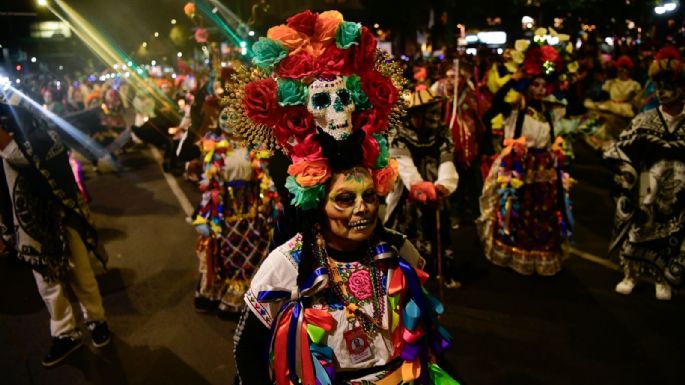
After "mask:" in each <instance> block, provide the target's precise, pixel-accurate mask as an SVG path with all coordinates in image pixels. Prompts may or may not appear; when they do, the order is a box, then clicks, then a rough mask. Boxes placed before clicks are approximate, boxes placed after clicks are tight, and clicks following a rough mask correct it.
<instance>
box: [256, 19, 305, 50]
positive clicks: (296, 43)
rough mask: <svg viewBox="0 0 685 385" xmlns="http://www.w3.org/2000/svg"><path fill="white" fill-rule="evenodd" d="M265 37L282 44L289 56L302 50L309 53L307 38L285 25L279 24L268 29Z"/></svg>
mask: <svg viewBox="0 0 685 385" xmlns="http://www.w3.org/2000/svg"><path fill="white" fill-rule="evenodd" d="M266 37H268V38H269V39H271V40H276V41H280V42H281V43H283V46H285V48H286V49H287V50H288V54H289V55H293V54H296V53H298V52H300V51H301V50H302V49H305V50H307V51H311V47H310V46H309V37H307V35H305V34H303V33H300V32H297V31H296V30H294V29H292V28H290V27H288V26H287V25H283V24H281V25H277V26H275V27H271V28H269V30H268V31H267V32H266Z"/></svg>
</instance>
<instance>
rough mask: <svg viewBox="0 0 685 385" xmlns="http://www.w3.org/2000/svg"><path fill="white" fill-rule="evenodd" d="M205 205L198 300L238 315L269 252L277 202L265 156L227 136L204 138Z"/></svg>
mask: <svg viewBox="0 0 685 385" xmlns="http://www.w3.org/2000/svg"><path fill="white" fill-rule="evenodd" d="M202 149H203V162H204V172H203V175H202V180H201V181H200V184H199V185H200V190H201V191H202V192H203V193H202V201H201V203H200V205H199V206H198V209H197V213H196V216H195V220H194V222H193V225H194V226H195V227H196V229H197V230H198V232H199V233H200V236H199V237H198V240H197V245H196V253H197V257H198V259H199V271H200V281H199V283H198V288H197V292H196V296H198V297H205V298H207V299H210V300H212V301H221V305H220V308H221V309H222V310H230V311H237V310H238V309H240V308H241V307H242V303H243V300H242V298H243V295H244V294H245V290H247V288H248V286H249V282H250V278H251V277H252V274H253V273H254V271H255V268H256V266H257V265H258V264H259V263H260V262H261V261H262V259H264V257H265V256H266V255H267V254H268V250H269V244H270V242H271V236H272V225H273V221H274V218H275V216H276V215H277V212H278V199H277V194H276V192H275V189H274V188H273V183H272V182H271V179H270V178H269V177H268V175H266V173H265V171H264V168H263V167H262V162H263V161H264V159H265V155H266V154H264V153H262V152H259V151H248V149H247V148H246V147H245V145H244V143H242V142H239V141H233V140H230V139H229V138H228V137H226V136H225V135H223V134H216V133H213V132H210V133H207V134H206V135H205V137H204V139H203V140H202Z"/></svg>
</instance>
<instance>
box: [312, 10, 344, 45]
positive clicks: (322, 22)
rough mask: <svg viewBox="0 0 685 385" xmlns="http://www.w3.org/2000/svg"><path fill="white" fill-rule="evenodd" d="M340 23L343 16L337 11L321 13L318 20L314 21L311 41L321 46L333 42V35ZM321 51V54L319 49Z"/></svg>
mask: <svg viewBox="0 0 685 385" xmlns="http://www.w3.org/2000/svg"><path fill="white" fill-rule="evenodd" d="M342 22H343V15H342V14H341V13H340V12H338V11H326V12H323V13H321V14H320V15H319V18H318V19H316V25H315V26H314V36H313V37H312V40H313V41H314V42H317V43H322V44H323V45H327V44H329V43H331V42H335V33H336V31H337V30H338V26H339V25H340V23H342ZM315 46H316V45H315ZM320 49H321V48H320ZM321 51H322V52H323V49H321Z"/></svg>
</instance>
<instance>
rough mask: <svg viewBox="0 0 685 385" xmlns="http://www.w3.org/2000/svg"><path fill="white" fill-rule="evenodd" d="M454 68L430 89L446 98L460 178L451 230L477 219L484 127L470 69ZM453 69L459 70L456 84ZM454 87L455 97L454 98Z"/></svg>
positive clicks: (447, 120) (446, 116)
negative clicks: (469, 215) (462, 223)
mask: <svg viewBox="0 0 685 385" xmlns="http://www.w3.org/2000/svg"><path fill="white" fill-rule="evenodd" d="M454 67H456V68H452V69H450V70H448V71H447V74H446V77H445V78H443V79H440V80H439V81H437V82H436V83H434V84H433V86H432V87H431V91H432V92H433V93H434V95H436V96H440V97H443V98H445V102H444V104H443V111H444V112H443V116H444V119H443V122H444V123H445V124H448V125H450V127H451V133H452V142H453V143H454V165H455V166H456V168H457V173H458V174H459V177H460V183H459V184H460V186H459V188H458V189H457V190H456V191H455V194H453V195H452V196H451V197H450V204H451V206H452V207H451V211H452V226H453V228H454V227H458V226H459V223H461V222H462V221H465V220H467V218H466V216H467V215H468V214H471V215H472V216H471V217H470V219H471V220H473V219H475V218H477V217H478V216H479V213H480V209H479V207H478V198H479V197H480V193H481V190H482V189H483V178H482V176H481V171H480V167H481V156H482V155H483V153H482V151H481V149H482V147H483V146H482V144H483V142H484V139H485V134H486V127H485V125H484V124H483V121H482V120H481V113H480V111H481V110H480V109H481V106H479V104H480V103H479V91H478V89H477V88H476V85H475V83H474V81H473V80H474V77H473V76H472V71H470V70H469V67H471V68H473V67H472V65H471V64H467V63H464V61H459V62H455V66H454ZM456 69H458V70H459V78H458V81H457V78H456V77H455V74H456ZM455 87H457V92H458V95H455ZM455 98H456V100H455ZM455 104H456V105H455ZM487 104H488V105H489V103H487ZM453 110H454V112H455V113H454V117H453ZM488 163H489V162H488ZM469 212H470V213H469ZM467 213H468V214H467Z"/></svg>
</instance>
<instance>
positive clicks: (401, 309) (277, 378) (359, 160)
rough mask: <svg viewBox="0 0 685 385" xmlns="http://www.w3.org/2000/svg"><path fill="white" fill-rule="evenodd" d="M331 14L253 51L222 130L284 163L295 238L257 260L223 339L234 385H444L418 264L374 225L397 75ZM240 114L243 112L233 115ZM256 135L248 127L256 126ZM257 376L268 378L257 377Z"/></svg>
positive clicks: (432, 313)
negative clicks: (238, 314) (279, 154)
mask: <svg viewBox="0 0 685 385" xmlns="http://www.w3.org/2000/svg"><path fill="white" fill-rule="evenodd" d="M375 44H376V42H375V38H374V37H373V34H372V33H371V32H370V31H369V30H368V29H367V28H362V27H361V25H359V24H357V23H350V22H346V21H344V20H343V18H342V15H341V14H340V13H339V12H336V11H329V12H323V13H321V14H317V13H312V12H310V11H305V12H302V13H300V14H298V15H295V16H293V17H291V18H289V19H288V24H287V25H280V26H277V27H273V28H271V29H269V31H268V33H267V38H262V39H260V41H259V42H257V43H256V44H255V45H254V47H253V51H254V52H255V59H254V63H255V64H256V65H257V66H258V67H259V69H258V70H254V71H244V72H239V73H238V79H239V84H237V85H236V87H235V88H233V89H231V90H229V93H230V94H236V95H242V96H243V97H242V100H234V101H233V102H231V103H229V105H228V109H229V111H234V112H233V113H231V114H230V117H229V122H230V125H232V126H234V127H236V128H237V129H238V130H241V132H243V133H244V134H243V135H245V136H247V137H250V138H251V139H252V140H253V141H256V142H260V143H267V144H270V145H278V146H279V147H280V148H281V149H284V150H286V151H287V152H288V154H289V155H290V157H291V158H292V160H293V164H292V165H291V166H290V167H289V170H288V173H289V174H290V176H289V177H288V179H287V181H286V187H287V188H288V190H289V191H290V194H291V196H292V203H293V205H294V206H295V207H297V208H298V209H299V211H300V212H299V214H300V215H299V218H300V229H299V232H298V234H297V235H296V236H295V237H293V238H292V239H290V240H288V241H287V242H285V243H284V244H283V245H281V246H279V247H277V248H276V249H275V250H274V251H273V252H272V253H271V254H269V256H268V257H267V259H266V260H265V261H264V262H263V263H262V265H261V266H260V268H259V270H258V271H257V273H256V274H255V276H254V278H253V280H252V283H251V285H250V289H249V290H248V291H247V293H246V295H245V302H246V303H247V309H246V311H245V312H244V313H243V316H242V318H241V320H240V323H239V325H238V328H237V329H236V335H235V358H236V362H237V369H238V380H237V382H238V383H242V384H251V385H252V384H255V385H256V384H274V383H275V384H278V385H288V384H303V385H316V384H362V383H364V384H389V385H399V384H400V383H405V382H406V383H412V382H413V383H416V384H445V385H447V384H450V385H453V384H456V381H455V380H453V379H452V378H451V377H449V375H447V374H446V373H445V372H444V371H443V370H442V369H440V367H439V366H438V365H437V364H436V356H437V354H438V353H440V351H442V350H443V349H445V348H446V347H448V346H449V345H450V337H449V335H448V334H447V332H446V330H445V329H444V328H442V326H440V325H439V323H438V322H437V316H438V314H439V313H442V311H443V307H442V305H441V304H440V303H439V301H438V300H437V299H435V298H434V297H432V296H430V295H428V294H427V292H426V291H425V290H424V289H423V288H422V285H423V283H424V282H425V280H426V279H427V278H428V277H427V275H426V274H425V273H423V272H422V271H421V270H419V269H417V268H416V267H415V266H417V265H418V264H419V261H420V260H421V257H420V256H419V255H418V253H417V251H416V249H415V248H414V247H413V246H412V244H411V243H410V242H408V241H407V240H406V239H405V238H404V237H403V236H402V235H400V234H397V233H394V232H391V231H389V230H386V229H384V228H383V227H382V225H381V223H380V221H379V218H378V209H379V205H380V201H379V196H381V195H385V194H387V193H388V192H389V191H390V189H391V188H392V187H393V186H394V183H395V180H396V178H397V169H396V164H395V162H394V161H393V160H391V159H389V151H388V143H387V139H386V136H385V131H386V130H387V129H388V123H389V122H397V121H399V119H398V118H399V114H401V112H402V111H401V106H400V105H399V104H398V103H397V96H398V86H400V85H401V83H400V82H399V81H400V80H399V79H400V78H401V70H400V69H399V67H398V66H397V65H396V64H395V63H390V62H388V61H386V60H384V59H383V58H381V60H379V61H378V62H376V50H375ZM243 111H244V113H243ZM255 126H256V127H255ZM266 367H268V368H270V370H268V371H267V370H265V368H266Z"/></svg>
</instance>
